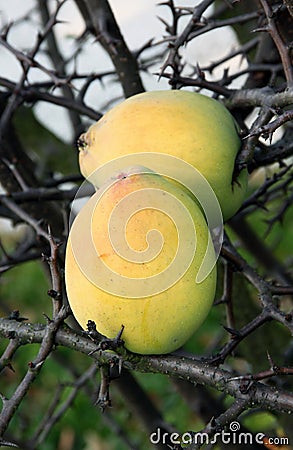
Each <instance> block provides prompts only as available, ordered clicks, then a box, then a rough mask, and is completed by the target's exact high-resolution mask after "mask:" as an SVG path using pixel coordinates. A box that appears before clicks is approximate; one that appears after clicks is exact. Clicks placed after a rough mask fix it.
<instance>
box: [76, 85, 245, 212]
mask: <svg viewBox="0 0 293 450" xmlns="http://www.w3.org/2000/svg"><path fill="white" fill-rule="evenodd" d="M79 144H80V146H79V148H80V153H79V162H80V169H81V172H82V174H83V175H84V176H85V177H86V178H88V177H89V176H90V175H91V174H92V173H93V172H95V171H96V169H97V168H99V167H101V166H102V165H104V164H105V163H107V162H109V161H111V160H113V159H115V158H118V157H121V156H124V155H129V154H135V153H141V152H156V153H164V154H168V155H172V156H175V157H177V158H180V159H182V160H183V161H185V162H187V163H189V164H191V165H192V166H193V167H195V168H196V169H197V170H198V171H199V172H200V173H201V174H202V175H203V176H204V177H205V178H206V180H207V181H208V182H209V183H210V185H211V187H212V189H213V190H214V192H215V194H216V196H217V198H218V201H219V203H220V206H221V209H222V214H223V217H224V220H227V219H229V218H230V217H231V216H233V215H234V214H235V213H236V211H237V210H238V209H239V207H240V206H241V204H242V202H243V199H244V197H245V193H246V188H247V171H246V170H242V171H241V173H240V174H239V176H238V177H237V179H236V180H232V177H233V171H234V165H235V158H236V155H237V153H238V151H239V149H240V139H239V136H238V133H237V129H236V124H235V122H234V119H233V117H232V115H231V114H230V113H229V111H228V110H227V109H226V108H225V107H224V106H223V105H222V104H221V103H220V102H218V101H217V100H214V99H212V98H209V97H207V96H204V95H202V94H198V93H193V92H188V91H179V90H170V91H154V92H146V93H142V94H138V95H134V96H133V97H130V98H128V99H127V100H125V101H123V102H122V103H120V104H119V105H117V106H115V107H114V108H112V109H111V110H110V111H108V112H107V113H106V114H105V115H104V116H103V117H102V118H101V119H100V120H99V121H98V122H96V123H95V124H93V125H92V126H91V127H90V128H89V130H88V131H87V133H85V134H83V135H82V136H81V137H80V139H79ZM148 167H150V169H152V170H155V171H157V170H156V169H155V168H153V167H152V166H151V165H150V166H148ZM121 169H122V167H121ZM181 175H182V174H181ZM181 175H180V176H181ZM186 181H187V182H189V181H191V180H186V179H185V180H184V176H183V179H182V180H181V182H182V183H183V184H186Z"/></svg>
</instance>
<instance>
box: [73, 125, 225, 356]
mask: <svg viewBox="0 0 293 450" xmlns="http://www.w3.org/2000/svg"><path fill="white" fill-rule="evenodd" d="M118 125H119V123H118ZM104 158H106V156H105V155H104ZM209 237H210V235H209V229H208V227H207V224H206V220H205V217H204V216H203V213H202V212H201V209H200V208H199V206H198V205H197V203H196V202H194V200H193V199H192V197H191V196H189V195H188V194H187V193H186V191H185V190H184V189H182V188H181V187H180V185H177V184H175V183H171V182H169V181H168V180H167V179H166V178H165V177H162V176H160V175H158V174H155V173H152V172H149V173H147V172H143V173H134V174H129V173H128V174H127V173H126V174H125V173H121V174H120V175H119V176H118V177H116V178H115V179H114V181H113V180H110V181H109V182H108V183H106V184H105V185H104V186H102V187H101V188H100V189H98V190H97V192H96V193H95V194H94V195H93V196H92V197H91V198H90V199H89V201H88V202H87V203H86V204H85V206H84V207H83V208H82V209H81V211H80V212H79V213H78V215H77V217H76V218H75V220H74V222H73V225H72V227H71V230H70V234H69V239H68V243H67V249H66V264H65V279H66V288H67V294H68V299H69V303H70V306H71V308H72V311H73V314H74V316H75V317H76V319H77V321H78V322H79V323H80V325H81V326H82V327H83V328H84V329H85V328H86V326H87V322H88V320H92V321H94V322H95V324H96V327H97V330H98V331H99V332H100V333H101V334H103V335H105V336H106V337H107V338H114V337H115V336H116V335H117V333H118V332H119V330H120V329H121V326H122V325H123V326H124V331H123V335H122V338H123V340H124V341H125V347H126V348H127V349H129V350H130V351H132V352H135V353H140V354H164V353H169V352H172V351H174V350H176V349H178V348H179V347H181V346H182V345H183V344H184V343H185V342H186V341H187V340H188V339H189V337H191V335H192V334H193V333H194V332H195V331H196V329H197V328H198V327H199V326H200V324H201V323H202V322H203V320H204V319H205V318H206V316H207V314H208V312H209V310H210V308H211V305H212V303H213V299H214V295H215V287H216V268H215V260H214V259H215V258H214V256H215V255H214V249H213V246H211V247H208V241H209ZM204 259H205V261H207V262H208V264H207V265H208V266H209V270H208V271H207V273H206V276H205V277H204V279H202V280H200V282H198V281H197V274H198V272H199V269H200V267H201V265H202V262H203V260H204Z"/></svg>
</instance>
